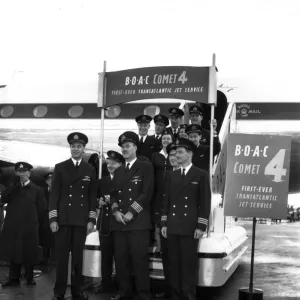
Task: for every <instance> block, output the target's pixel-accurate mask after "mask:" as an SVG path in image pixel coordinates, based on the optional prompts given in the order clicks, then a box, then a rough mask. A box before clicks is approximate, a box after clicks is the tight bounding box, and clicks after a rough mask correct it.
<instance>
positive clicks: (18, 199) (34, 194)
mask: <svg viewBox="0 0 300 300" xmlns="http://www.w3.org/2000/svg"><path fill="white" fill-rule="evenodd" d="M1 201H2V202H4V203H7V207H6V216H5V220H4V225H3V229H2V231H1V233H0V260H2V261H9V262H10V261H12V262H14V263H24V262H28V263H32V264H37V263H39V224H41V223H42V219H43V217H44V216H45V210H46V203H45V199H44V195H43V190H42V188H41V187H39V186H37V185H35V184H34V183H33V182H29V184H27V185H26V186H24V187H22V186H21V184H20V182H16V183H14V184H13V185H11V186H10V187H9V188H8V189H7V190H6V191H5V192H4V194H3V195H2V199H1Z"/></svg>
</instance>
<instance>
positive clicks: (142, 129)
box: [135, 115, 160, 160]
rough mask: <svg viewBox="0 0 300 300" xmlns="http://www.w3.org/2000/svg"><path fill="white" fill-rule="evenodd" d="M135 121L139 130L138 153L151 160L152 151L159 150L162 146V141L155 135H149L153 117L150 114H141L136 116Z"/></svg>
mask: <svg viewBox="0 0 300 300" xmlns="http://www.w3.org/2000/svg"><path fill="white" fill-rule="evenodd" d="M135 121H136V122H137V125H138V130H139V136H138V138H139V148H138V153H137V154H138V155H139V156H145V157H147V158H148V159H149V160H151V157H152V153H154V152H156V151H158V150H159V146H160V142H159V141H158V140H156V139H155V138H154V136H153V135H148V130H149V128H150V122H151V121H152V118H151V117H150V116H148V115H140V116H138V117H136V118H135Z"/></svg>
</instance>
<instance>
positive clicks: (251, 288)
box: [249, 218, 256, 294]
mask: <svg viewBox="0 0 300 300" xmlns="http://www.w3.org/2000/svg"><path fill="white" fill-rule="evenodd" d="M255 228H256V218H253V225H252V249H251V268H250V283H249V291H250V293H251V294H252V293H253V268H254V251H255Z"/></svg>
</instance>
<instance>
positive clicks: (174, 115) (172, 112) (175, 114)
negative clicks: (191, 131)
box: [166, 107, 184, 140]
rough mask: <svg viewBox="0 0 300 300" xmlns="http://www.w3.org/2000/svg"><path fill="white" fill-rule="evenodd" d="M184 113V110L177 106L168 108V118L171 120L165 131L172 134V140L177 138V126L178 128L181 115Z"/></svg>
mask: <svg viewBox="0 0 300 300" xmlns="http://www.w3.org/2000/svg"><path fill="white" fill-rule="evenodd" d="M183 115H184V112H183V111H182V110H181V109H179V108H177V107H171V108H170V109H169V118H170V121H171V126H170V127H167V128H166V131H168V132H169V133H171V134H173V136H174V140H177V139H178V138H179V128H180V126H179V125H180V120H181V117H182V116H183Z"/></svg>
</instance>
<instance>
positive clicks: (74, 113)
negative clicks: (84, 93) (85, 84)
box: [68, 105, 83, 118]
mask: <svg viewBox="0 0 300 300" xmlns="http://www.w3.org/2000/svg"><path fill="white" fill-rule="evenodd" d="M68 113H69V116H70V117H71V118H78V117H80V116H81V115H82V113H83V107H82V106H81V105H73V106H71V107H70V108H69V111H68Z"/></svg>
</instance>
